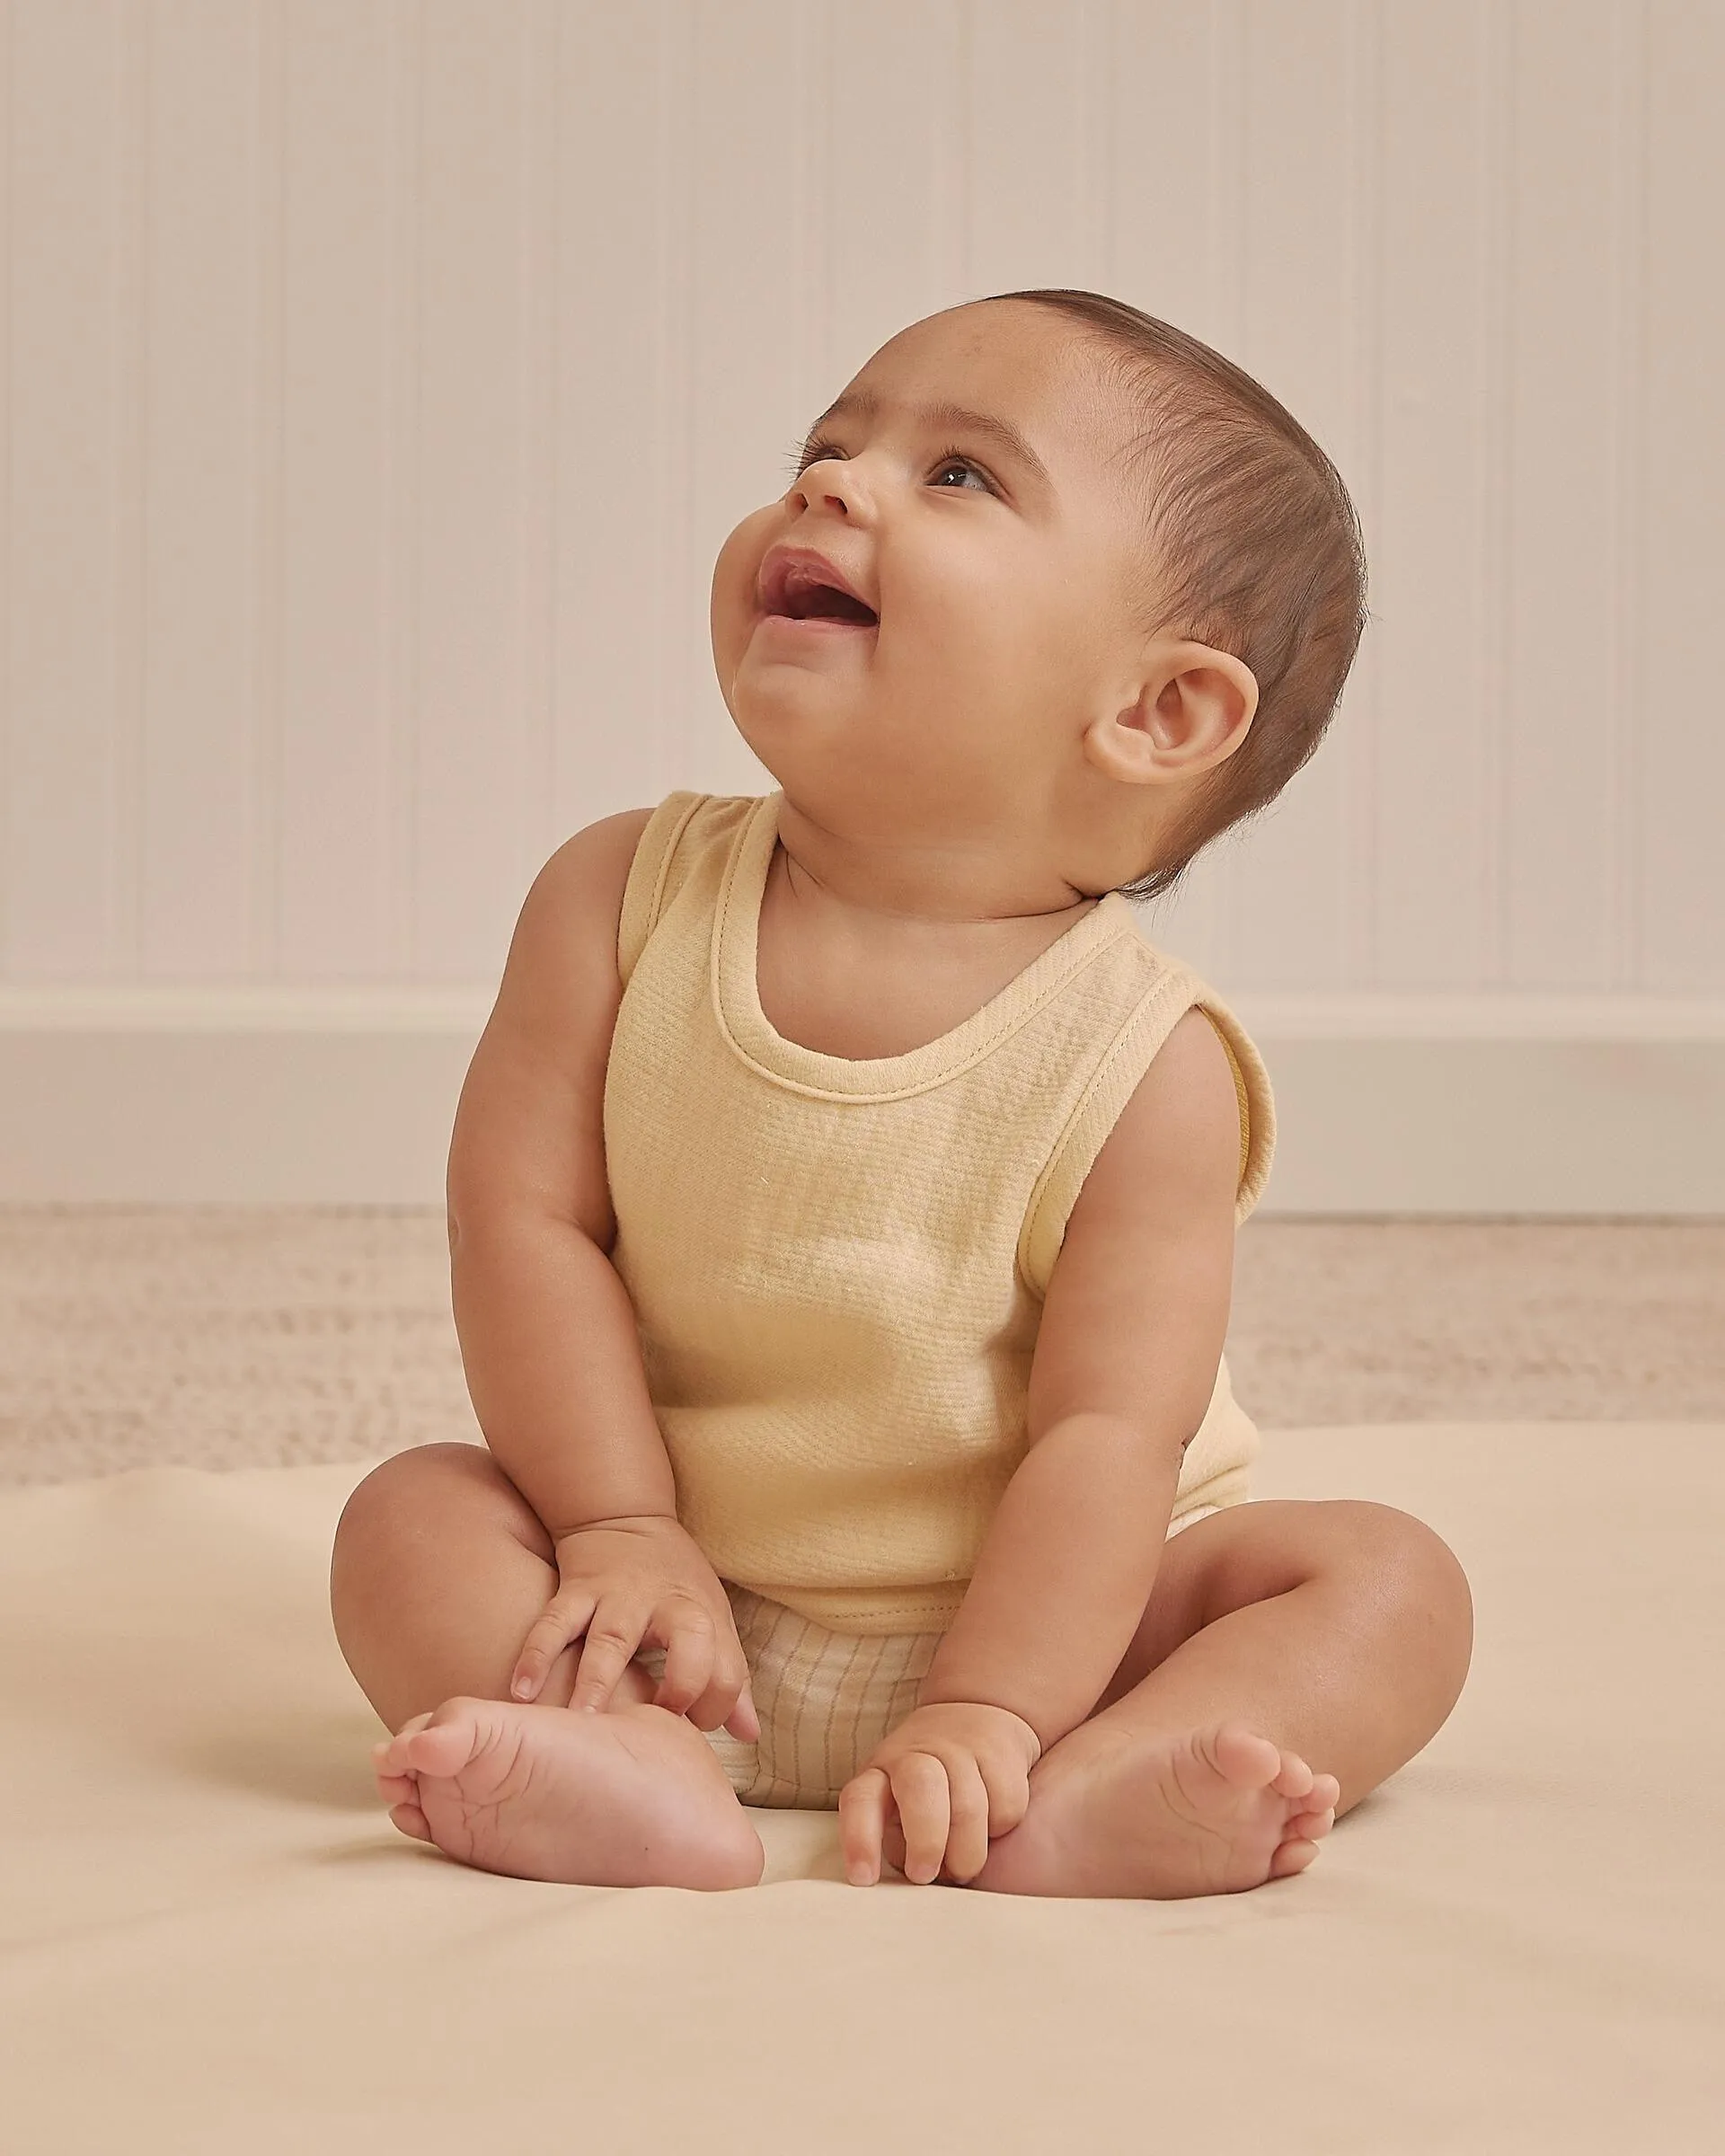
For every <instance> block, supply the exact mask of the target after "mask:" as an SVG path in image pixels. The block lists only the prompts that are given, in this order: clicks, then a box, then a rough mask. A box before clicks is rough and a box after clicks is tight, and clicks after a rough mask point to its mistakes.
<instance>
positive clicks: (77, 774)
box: [0, 5, 142, 981]
mask: <svg viewBox="0 0 1725 2156" xmlns="http://www.w3.org/2000/svg"><path fill="white" fill-rule="evenodd" d="M121 20H122V19H121V17H120V14H119V10H118V8H117V7H116V6H113V5H105V6H91V5H80V6H63V7H51V8H50V7H40V6H39V7H30V8H21V9H15V10H14V11H13V17H12V20H11V22H10V24H9V26H8V27H9V29H10V33H11V34H10V37H9V40H7V74H8V77H9V89H10V95H9V98H8V102H7V108H6V110H7V113H8V124H7V128H6V134H7V148H8V153H9V154H8V155H7V157H6V158H5V160H4V184H5V186H6V190H7V229H8V232H9V234H10V242H9V245H8V248H7V261H6V267H7V270H8V273H9V276H8V284H7V289H6V319H7V328H8V331H9V334H8V336H7V337H6V338H5V339H4V342H3V343H0V366H4V369H5V384H6V413H7V425H6V428H5V445H4V450H5V471H6V482H7V485H6V508H7V516H6V520H5V521H6V532H5V550H4V599H5V606H4V623H0V649H4V653H5V663H6V674H5V688H6V692H7V694H6V695H5V698H4V711H0V729H3V730H0V783H4V822H3V823H0V830H3V831H4V860H0V937H3V938H4V942H3V943H0V950H3V951H4V967H5V971H6V974H7V975H8V976H9V977H10V978H12V979H13V980H23V981H28V980H49V981H51V980H56V979H73V980H77V979H96V978H101V977H102V976H104V975H107V974H110V973H120V974H127V975H129V974H130V973H132V972H133V971H134V969H135V966H136V959H137V932H138V926H139V917H138V913H137V890H136V850H135V838H134V826H133V822H132V815H133V806H134V804H133V800H132V798H131V797H132V789H133V786H134V784H135V780H136V762H135V753H134V743H133V728H134V723H135V714H136V708H137V688H138V683H137V641H136V628H137V616H136V608H135V605H134V597H135V591H134V582H133V579H134V576H135V572H136V562H137V521H136V519H137V505H138V499H139V494H138V485H137V482H138V478H139V473H138V467H137V440H136V434H135V429H134V425H133V420H134V412H135V409H136V405H137V344H136V340H135V338H134V337H132V336H131V335H129V334H128V331H132V330H133V329H135V326H136V314H135V311H134V306H133V304H132V303H133V301H134V296H135V290H136V285H135V278H136V273H137V267H138V263H139V253H138V250H137V246H136V244H135V235H134V234H133V233H132V232H131V231H129V230H128V218H130V216H132V215H133V211H132V208H131V204H132V203H133V202H134V201H135V200H136V194H135V190H134V189H133V188H132V187H131V186H130V185H129V184H128V183H129V182H130V181H132V180H133V179H134V178H135V170H134V162H133V160H134V150H135V140H134V137H133V135H132V133H131V130H130V126H129V122H130V120H131V119H132V116H133V112H134V110H135V108H134V106H133V102H132V100H131V97H130V91H131V87H132V82H133V79H134V74H135V69H134V66H133V65H132V61H133V55H132V53H131V52H130V50H128V44H135V43H136V42H137V39H136V37H134V39H132V40H122V38H121V35H120V30H121ZM134 27H135V30H137V31H141V28H142V25H141V23H139V24H135V26H134ZM68 144H69V145H72V146H75V154H72V155H68V152H67V146H68Z"/></svg>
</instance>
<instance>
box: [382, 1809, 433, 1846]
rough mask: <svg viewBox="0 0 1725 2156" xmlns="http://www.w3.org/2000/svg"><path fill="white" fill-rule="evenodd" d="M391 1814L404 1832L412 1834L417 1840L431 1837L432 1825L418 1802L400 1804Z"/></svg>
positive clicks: (424, 1840) (427, 1839) (425, 1839)
mask: <svg viewBox="0 0 1725 2156" xmlns="http://www.w3.org/2000/svg"><path fill="white" fill-rule="evenodd" d="M389 1816H390V1817H391V1818H392V1819H393V1820H394V1823H395V1825H397V1826H399V1827H400V1828H401V1830H402V1832H403V1833H404V1834H411V1835H412V1837H413V1839H414V1840H415V1841H416V1842H429V1840H430V1839H431V1828H430V1825H429V1823H428V1821H427V1819H426V1816H425V1814H424V1813H423V1812H422V1811H421V1810H420V1807H419V1806H418V1805H417V1804H398V1805H396V1806H395V1807H394V1808H393V1809H392V1810H391V1812H390V1815H389Z"/></svg>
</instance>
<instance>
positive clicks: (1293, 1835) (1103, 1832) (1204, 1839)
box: [971, 1721, 1341, 1901]
mask: <svg viewBox="0 0 1725 2156" xmlns="http://www.w3.org/2000/svg"><path fill="white" fill-rule="evenodd" d="M1072 1735H1073V1736H1077V1735H1078V1732H1077V1731H1074V1732H1073V1733H1072ZM1066 1741H1067V1743H1070V1742H1071V1737H1068V1739H1067V1740H1066ZM1064 1749H1065V1747H1064V1746H1063V1745H1057V1746H1056V1747H1055V1749H1054V1751H1052V1752H1051V1753H1050V1754H1048V1759H1047V1760H1046V1761H1044V1762H1043V1763H1040V1764H1039V1767H1038V1768H1037V1770H1036V1771H1035V1772H1033V1773H1032V1775H1031V1808H1030V1810H1029V1811H1028V1812H1027V1813H1026V1814H1025V1816H1024V1819H1023V1822H1022V1825H1018V1826H1016V1827H1014V1828H1013V1831H1012V1833H1009V1834H1003V1835H1002V1836H1001V1838H1000V1840H999V1841H998V1842H995V1843H994V1844H993V1845H992V1847H991V1848H990V1850H989V1851H988V1861H987V1862H986V1864H985V1865H984V1866H983V1868H982V1869H981V1870H980V1871H979V1872H978V1873H977V1876H976V1878H975V1879H974V1880H973V1881H972V1882H971V1883H972V1884H973V1885H975V1886H984V1887H989V1888H993V1889H995V1890H996V1891H998V1892H1001V1893H1004V1894H1057V1895H1109V1896H1111V1897H1116V1898H1143V1899H1149V1900H1154V1901H1175V1900H1180V1899H1182V1898H1183V1897H1185V1896H1186V1895H1197V1894H1239V1893H1241V1892H1242V1891H1243V1889H1244V1888H1246V1887H1248V1886H1262V1885H1263V1884H1264V1883H1265V1881H1266V1880H1268V1879H1280V1878H1287V1876H1288V1875H1289V1874H1290V1873H1292V1872H1296V1871H1304V1870H1305V1867H1306V1866H1307V1865H1308V1864H1309V1863H1311V1861H1312V1860H1313V1859H1314V1857H1315V1856H1316V1855H1317V1853H1318V1844H1319V1842H1321V1841H1322V1840H1323V1837H1324V1835H1325V1834H1327V1833H1329V1832H1330V1829H1331V1826H1333V1825H1334V1824H1335V1817H1336V1812H1335V1807H1336V1799H1337V1798H1339V1797H1340V1794H1341V1784H1340V1782H1339V1781H1338V1780H1336V1778H1335V1776H1334V1775H1333V1774H1314V1772H1312V1770H1311V1768H1310V1767H1308V1766H1307V1765H1306V1763H1305V1761H1304V1760H1303V1759H1302V1758H1301V1757H1300V1756H1299V1754H1297V1753H1295V1752H1284V1751H1282V1750H1280V1749H1279V1748H1278V1746H1277V1745H1273V1744H1271V1742H1270V1741H1269V1738H1268V1737H1267V1736H1261V1735H1260V1734H1259V1733H1258V1732H1257V1731H1256V1730H1255V1729H1252V1728H1251V1727H1249V1726H1248V1725H1247V1724H1246V1723H1244V1722H1242V1721H1225V1722H1216V1723H1213V1724H1212V1725H1211V1726H1210V1727H1208V1728H1206V1729H1195V1730H1191V1731H1189V1732H1188V1733H1187V1734H1186V1735H1185V1736H1178V1737H1163V1738H1158V1737H1155V1736H1146V1737H1145V1738H1144V1739H1142V1740H1141V1741H1140V1742H1138V1743H1137V1744H1134V1743H1133V1742H1131V1741H1130V1740H1129V1739H1115V1740H1113V1741H1112V1742H1111V1743H1109V1742H1102V1743H1096V1744H1095V1745H1094V1746H1093V1748H1092V1746H1090V1745H1080V1746H1078V1747H1075V1752H1074V1753H1073V1754H1071V1755H1069V1756H1068V1758H1067V1759H1066V1761H1064V1762H1062V1761H1061V1760H1060V1754H1061V1752H1062V1751H1063V1750H1064ZM1051 1769H1052V1770H1054V1771H1053V1772H1050V1771H1049V1770H1051Z"/></svg>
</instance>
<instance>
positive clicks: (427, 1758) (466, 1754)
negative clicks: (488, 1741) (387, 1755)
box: [398, 1721, 479, 1778]
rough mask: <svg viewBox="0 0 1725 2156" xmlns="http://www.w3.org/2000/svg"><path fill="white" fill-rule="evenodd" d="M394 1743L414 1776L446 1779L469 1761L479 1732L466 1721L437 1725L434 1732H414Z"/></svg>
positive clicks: (431, 1730) (477, 1742)
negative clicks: (401, 1752)
mask: <svg viewBox="0 0 1725 2156" xmlns="http://www.w3.org/2000/svg"><path fill="white" fill-rule="evenodd" d="M398 1743H399V1744H400V1748H401V1749H402V1751H403V1752H404V1753H405V1754H406V1760H405V1764H406V1765H408V1766H410V1767H411V1768H412V1770H413V1771H414V1772H415V1773H417V1774H430V1775H432V1776H434V1777H438V1778H446V1777H447V1776H449V1775H451V1774H458V1773H459V1772H461V1770H462V1768H463V1767H464V1766H465V1765H466V1764H467V1763H468V1761H469V1760H470V1759H472V1757H473V1753H474V1751H475V1750H476V1749H477V1747H478V1744H479V1731H478V1729H477V1728H476V1727H474V1726H473V1723H471V1722H467V1721H459V1722H441V1723H439V1724H438V1727H437V1728H435V1729H416V1730H415V1731H414V1733H413V1735H412V1736H410V1737H407V1738H406V1739H404V1740H398Z"/></svg>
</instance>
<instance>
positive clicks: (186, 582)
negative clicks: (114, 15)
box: [142, 0, 261, 981]
mask: <svg viewBox="0 0 1725 2156" xmlns="http://www.w3.org/2000/svg"><path fill="white" fill-rule="evenodd" d="M258 13H259V11H258V6H257V4H256V0H183V4H180V5H175V6H173V7H155V8H152V9H151V11H150V14H149V37H148V48H147V49H148V65H149V89H150V99H149V124H150V136H149V163H148V181H147V185H148V205H149V208H148V224H147V233H148V246H149V261H148V287H147V289H148V314H147V342H146V354H145V378H144V385H145V396H146V517H145V532H146V553H145V588H144V613H145V622H146V637H145V641H144V648H143V653H142V667H143V719H144V750H143V773H142V779H143V800H142V815H143V834H142V845H143V862H142V883H143V893H142V905H143V916H144V918H143V970H144V973H145V976H146V978H149V979H155V980H160V981H171V980H174V981H177V980H189V979H222V978H228V979H240V980H243V979H245V978H247V977H249V976H251V974H252V971H253V968H254V964H255V959H256V952H255V949H254V946H253V942H252V849H253V847H254V845H255V844H256V841H257V836H258V832H257V824H256V788H257V784H258V778H259V773H258V767H257V766H258V759H257V755H256V745H255V739H254V734H253V725H254V720H255V716H256V701H255V683H256V673H255V667H256V636H257V605H256V587H257V574H258V551H257V526H256V520H257V491H256V490H257V484H258V468H257V459H256V455H255V451H256V422H257V408H256V402H255V398H256V376H257V339H258V335H259V322H258V277H259V265H260V248H261V233H260V230H259V225H258V218H257V214H256V212H257V199H258V188H257V165H256V160H257V156H258V139H257V95H256V84H257V74H258V49H259V21H258Z"/></svg>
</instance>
